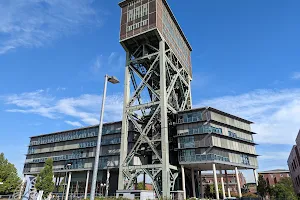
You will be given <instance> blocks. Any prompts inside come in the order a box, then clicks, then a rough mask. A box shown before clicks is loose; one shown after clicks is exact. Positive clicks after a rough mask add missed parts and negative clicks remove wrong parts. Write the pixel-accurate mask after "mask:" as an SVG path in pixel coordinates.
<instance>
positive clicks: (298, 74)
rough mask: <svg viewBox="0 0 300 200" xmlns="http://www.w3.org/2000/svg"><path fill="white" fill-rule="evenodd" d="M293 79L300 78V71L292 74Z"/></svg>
mask: <svg viewBox="0 0 300 200" xmlns="http://www.w3.org/2000/svg"><path fill="white" fill-rule="evenodd" d="M292 79H293V80H300V72H294V73H293V75H292Z"/></svg>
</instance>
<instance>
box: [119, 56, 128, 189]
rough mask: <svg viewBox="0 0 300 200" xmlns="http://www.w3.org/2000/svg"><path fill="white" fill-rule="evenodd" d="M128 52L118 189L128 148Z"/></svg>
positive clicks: (122, 181)
mask: <svg viewBox="0 0 300 200" xmlns="http://www.w3.org/2000/svg"><path fill="white" fill-rule="evenodd" d="M128 62H129V53H128V52H127V53H126V68H125V79H124V100H123V101H124V102H123V119H122V132H121V141H122V142H121V148H120V164H119V179H118V190H123V189H124V176H123V162H124V160H125V158H126V156H127V151H128V150H127V149H128V126H129V124H128V117H127V110H126V109H127V105H128V103H129V98H130V73H129V66H128Z"/></svg>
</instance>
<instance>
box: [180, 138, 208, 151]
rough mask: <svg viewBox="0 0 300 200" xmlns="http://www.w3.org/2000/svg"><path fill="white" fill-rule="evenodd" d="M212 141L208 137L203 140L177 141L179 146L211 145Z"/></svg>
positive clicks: (182, 147)
mask: <svg viewBox="0 0 300 200" xmlns="http://www.w3.org/2000/svg"><path fill="white" fill-rule="evenodd" d="M211 145H212V142H211V141H210V140H209V139H206V140H205V141H190V142H179V148H180V149H184V148H197V147H206V146H211Z"/></svg>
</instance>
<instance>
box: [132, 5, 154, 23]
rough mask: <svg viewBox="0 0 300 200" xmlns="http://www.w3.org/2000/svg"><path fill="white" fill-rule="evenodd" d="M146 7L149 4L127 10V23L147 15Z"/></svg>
mask: <svg viewBox="0 0 300 200" xmlns="http://www.w3.org/2000/svg"><path fill="white" fill-rule="evenodd" d="M148 6H149V4H148V3H146V4H143V5H141V6H137V7H135V8H134V9H131V10H128V13H127V22H131V21H133V20H135V19H139V18H141V17H144V16H146V15H148Z"/></svg>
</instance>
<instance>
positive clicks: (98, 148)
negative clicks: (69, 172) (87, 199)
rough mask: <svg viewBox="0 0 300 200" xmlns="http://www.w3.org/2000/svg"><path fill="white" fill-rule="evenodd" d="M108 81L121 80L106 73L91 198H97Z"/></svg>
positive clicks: (113, 82) (114, 82) (117, 81)
mask: <svg viewBox="0 0 300 200" xmlns="http://www.w3.org/2000/svg"><path fill="white" fill-rule="evenodd" d="M107 81H108V82H110V83H112V84H117V83H120V81H119V80H118V79H117V78H116V77H114V76H108V75H107V74H106V75H105V80H104V90H103V96H102V106H101V112H100V123H99V132H98V141H97V148H96V156H95V162H94V170H93V179H92V188H91V200H94V199H95V190H96V182H97V174H98V164H99V156H100V146H101V138H102V126H103V113H104V105H105V98H106V88H107Z"/></svg>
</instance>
